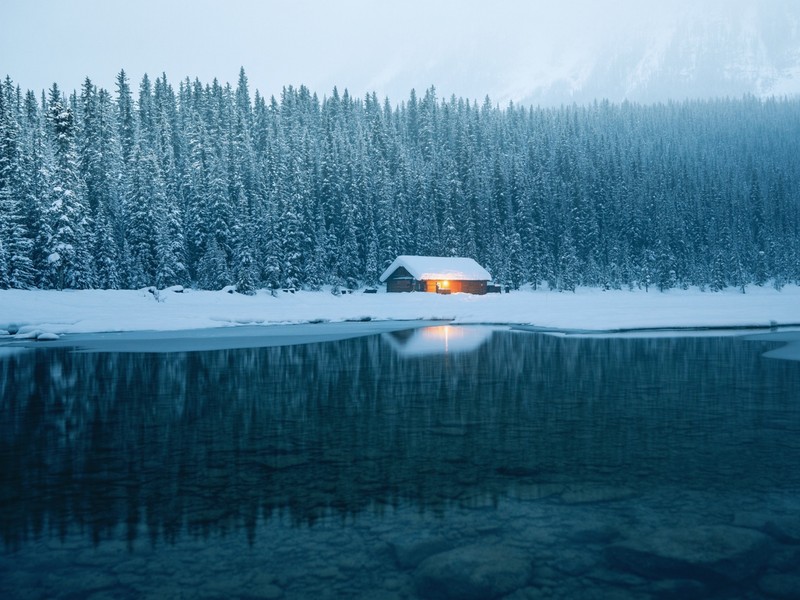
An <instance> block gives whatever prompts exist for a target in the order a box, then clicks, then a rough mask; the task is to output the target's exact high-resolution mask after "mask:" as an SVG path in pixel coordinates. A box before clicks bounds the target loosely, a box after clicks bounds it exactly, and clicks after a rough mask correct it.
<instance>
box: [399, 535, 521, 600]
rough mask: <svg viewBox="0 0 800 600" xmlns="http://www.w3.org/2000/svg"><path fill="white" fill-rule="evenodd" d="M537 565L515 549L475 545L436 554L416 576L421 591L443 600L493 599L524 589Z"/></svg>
mask: <svg viewBox="0 0 800 600" xmlns="http://www.w3.org/2000/svg"><path fill="white" fill-rule="evenodd" d="M532 572H533V565H532V563H531V561H530V560H529V559H528V558H527V556H526V555H525V554H524V553H522V552H521V551H519V550H517V549H514V548H507V547H503V546H482V545H471V546H463V547H461V548H456V549H455V550H449V551H447V552H442V553H440V554H435V555H434V556H431V557H430V558H427V559H426V560H424V561H423V562H422V563H421V564H420V565H419V567H418V568H417V570H416V572H415V573H414V582H415V584H416V588H417V592H418V593H419V594H420V595H421V596H422V597H424V598H431V599H437V600H438V599H442V600H456V599H459V600H484V599H485V600H489V599H490V598H499V597H501V596H505V595H506V594H510V593H511V592H514V591H515V590H517V589H519V588H521V587H524V586H525V585H526V584H527V583H528V582H529V581H530V579H531V575H532Z"/></svg>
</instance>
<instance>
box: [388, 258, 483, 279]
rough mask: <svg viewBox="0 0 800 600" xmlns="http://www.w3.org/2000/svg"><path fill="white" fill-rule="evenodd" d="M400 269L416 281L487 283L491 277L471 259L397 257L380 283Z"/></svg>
mask: <svg viewBox="0 0 800 600" xmlns="http://www.w3.org/2000/svg"><path fill="white" fill-rule="evenodd" d="M400 267H403V268H405V270H406V271H408V272H409V273H411V276H412V277H413V278H414V279H416V280H418V281H421V280H424V279H438V280H448V281H489V280H490V279H491V278H492V276H491V275H490V274H489V271H487V270H486V269H484V268H483V267H482V266H480V265H479V264H478V263H476V262H475V261H474V260H473V259H471V258H460V257H454V256H398V257H397V258H396V259H394V262H393V263H392V264H391V265H389V268H388V269H386V270H385V271H384V272H383V275H381V281H382V282H383V281H386V280H387V279H388V278H389V276H390V275H391V274H392V273H394V272H395V271H396V270H397V269H399V268H400Z"/></svg>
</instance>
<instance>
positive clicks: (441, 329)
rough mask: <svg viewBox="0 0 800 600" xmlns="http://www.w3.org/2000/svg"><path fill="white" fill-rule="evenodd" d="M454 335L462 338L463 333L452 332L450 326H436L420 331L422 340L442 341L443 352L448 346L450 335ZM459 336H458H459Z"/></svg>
mask: <svg viewBox="0 0 800 600" xmlns="http://www.w3.org/2000/svg"><path fill="white" fill-rule="evenodd" d="M454 333H455V334H456V337H457V338H458V337H464V334H463V332H461V331H457V330H453V328H452V327H450V325H438V326H436V327H426V328H425V329H423V330H421V335H422V337H424V338H427V339H430V340H442V341H444V351H445V352H447V351H448V350H449V346H450V336H451V335H452V334H454ZM459 334H460V335H459Z"/></svg>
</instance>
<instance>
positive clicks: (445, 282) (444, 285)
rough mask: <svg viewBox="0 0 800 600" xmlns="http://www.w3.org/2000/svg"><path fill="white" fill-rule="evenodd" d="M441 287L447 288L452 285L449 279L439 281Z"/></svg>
mask: <svg viewBox="0 0 800 600" xmlns="http://www.w3.org/2000/svg"><path fill="white" fill-rule="evenodd" d="M439 287H441V288H445V289H447V288H449V287H450V282H449V281H440V282H439Z"/></svg>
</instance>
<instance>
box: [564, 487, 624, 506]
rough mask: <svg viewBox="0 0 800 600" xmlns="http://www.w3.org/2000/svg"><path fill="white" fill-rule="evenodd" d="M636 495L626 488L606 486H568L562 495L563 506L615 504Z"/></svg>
mask: <svg viewBox="0 0 800 600" xmlns="http://www.w3.org/2000/svg"><path fill="white" fill-rule="evenodd" d="M636 495H637V494H636V492H635V491H633V490H632V489H629V488H626V487H613V486H607V485H580V486H569V489H567V490H566V491H565V492H564V493H563V494H562V495H561V500H562V501H563V502H564V503H565V504H594V503H600V502H617V501H619V500H627V499H629V498H633V497H635V496H636Z"/></svg>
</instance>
